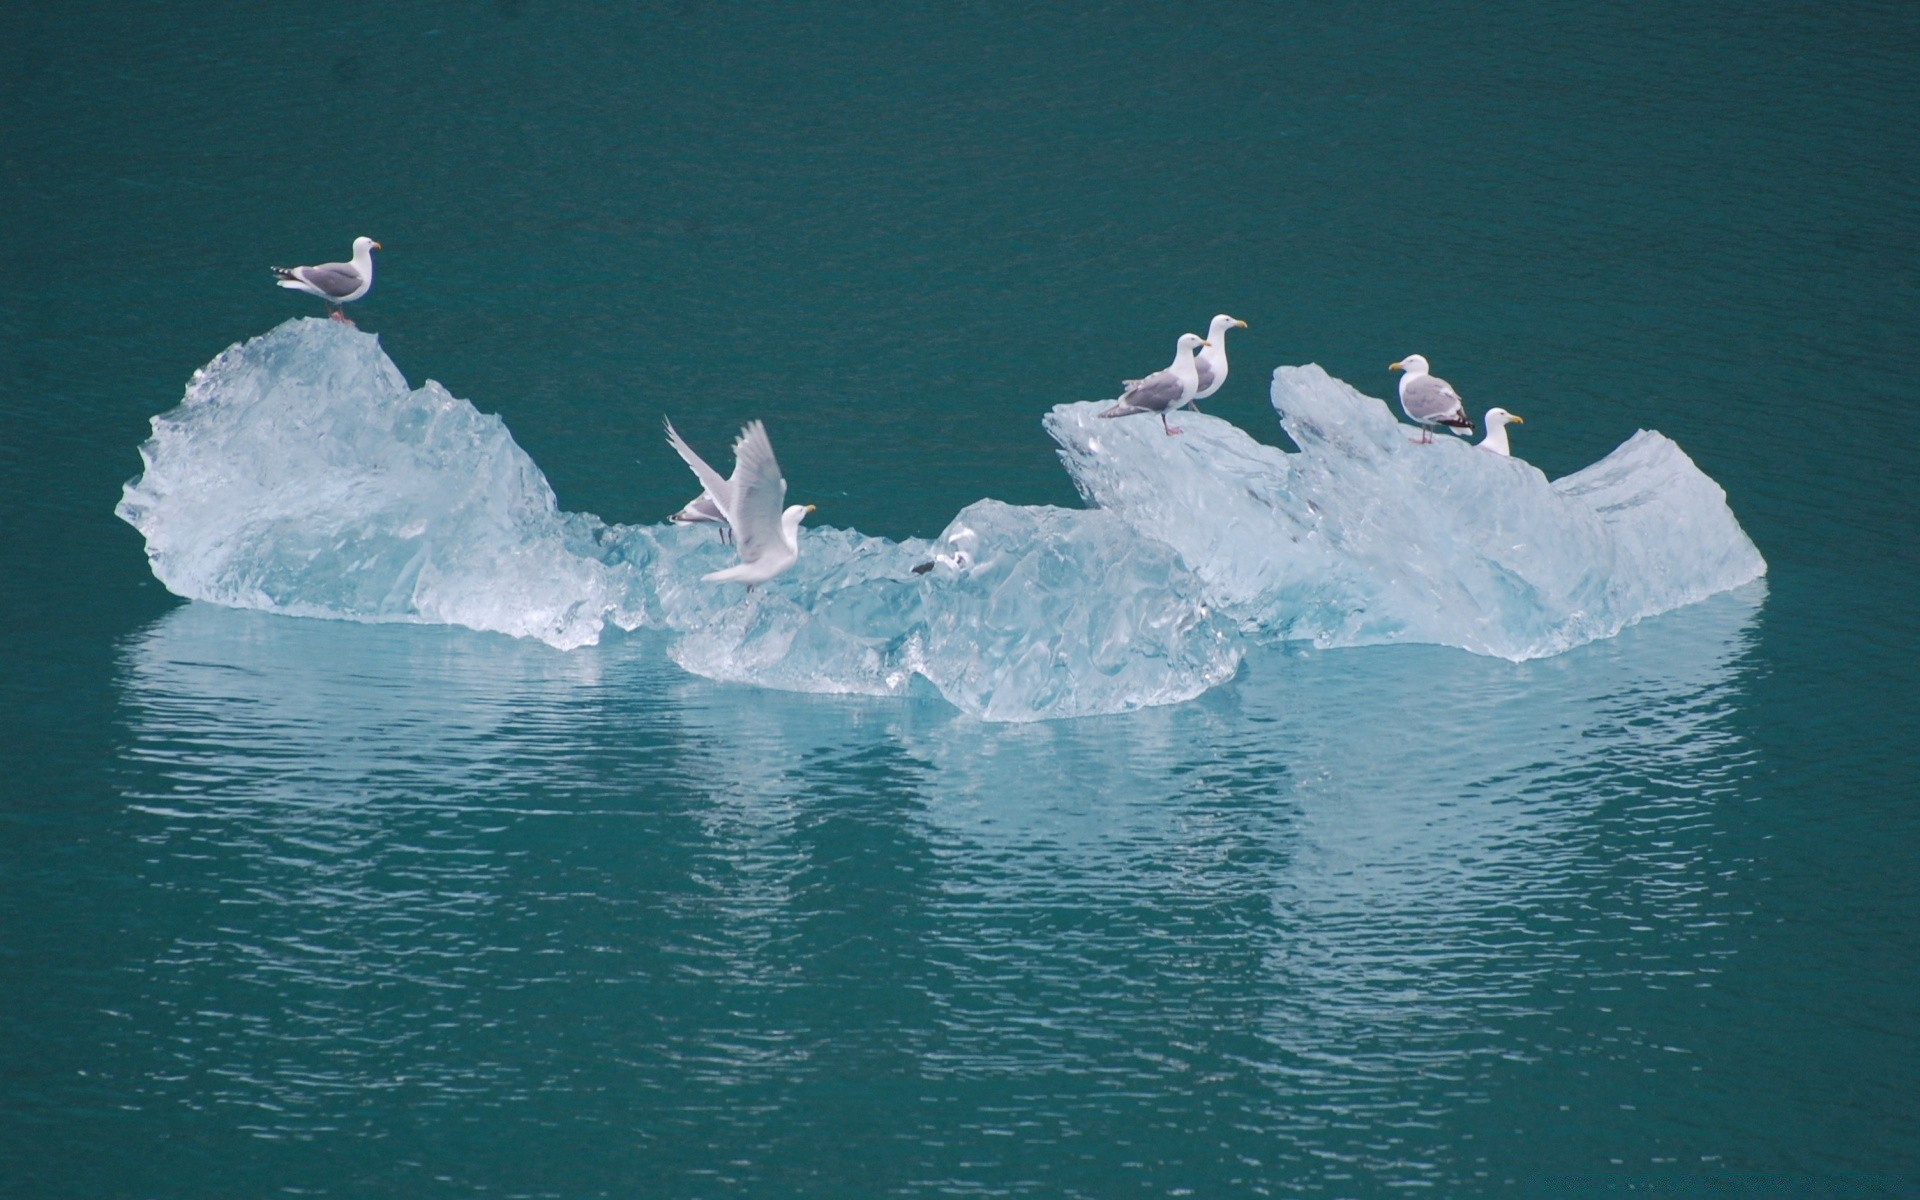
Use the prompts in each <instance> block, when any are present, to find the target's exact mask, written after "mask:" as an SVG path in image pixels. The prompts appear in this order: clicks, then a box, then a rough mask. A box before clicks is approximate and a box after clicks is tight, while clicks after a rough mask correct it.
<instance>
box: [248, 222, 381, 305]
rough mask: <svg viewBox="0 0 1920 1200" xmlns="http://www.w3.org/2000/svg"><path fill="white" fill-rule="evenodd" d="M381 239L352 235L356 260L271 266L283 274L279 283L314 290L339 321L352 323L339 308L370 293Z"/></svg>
mask: <svg viewBox="0 0 1920 1200" xmlns="http://www.w3.org/2000/svg"><path fill="white" fill-rule="evenodd" d="M379 248H380V243H379V242H376V241H374V240H373V239H372V238H370V237H357V238H355V239H353V261H352V262H343V263H321V264H320V265H319V266H317V267H271V268H269V270H271V271H272V272H273V273H274V274H275V275H278V276H279V277H280V280H279V282H280V286H281V287H283V288H292V289H293V290H294V291H296V292H311V293H313V294H314V295H316V296H318V297H320V298H321V299H322V300H325V301H326V302H327V303H328V304H331V305H332V306H333V312H332V313H331V314H330V315H331V316H332V317H333V319H334V320H336V321H346V322H347V324H349V325H351V324H353V322H352V321H351V320H348V318H347V316H346V314H345V313H342V312H341V311H340V306H341V305H342V304H350V303H352V302H353V301H355V300H358V299H359V298H360V297H362V296H364V295H366V294H367V289H368V288H371V287H372V286H373V252H374V251H375V250H378V249H379Z"/></svg>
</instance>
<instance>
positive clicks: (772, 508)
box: [667, 421, 813, 592]
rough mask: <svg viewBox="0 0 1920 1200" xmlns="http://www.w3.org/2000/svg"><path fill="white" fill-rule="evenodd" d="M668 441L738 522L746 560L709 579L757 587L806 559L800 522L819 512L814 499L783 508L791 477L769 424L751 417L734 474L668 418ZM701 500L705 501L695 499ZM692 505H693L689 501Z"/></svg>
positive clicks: (724, 513)
mask: <svg viewBox="0 0 1920 1200" xmlns="http://www.w3.org/2000/svg"><path fill="white" fill-rule="evenodd" d="M667 444H668V445H670V446H672V447H673V449H674V453H676V454H678V455H679V456H680V457H681V458H682V459H683V460H685V462H686V464H687V466H689V467H691V468H693V474H694V477H695V478H696V479H698V480H699V481H700V486H701V487H702V488H703V489H705V495H706V496H707V498H709V499H711V500H712V501H713V505H714V507H715V508H717V509H719V510H720V515H721V517H723V518H724V519H725V520H726V523H727V524H728V525H729V526H731V527H732V529H733V535H734V538H735V541H736V544H737V546H738V550H739V554H740V562H739V565H737V566H732V567H727V568H725V569H724V570H720V571H709V572H708V573H707V574H705V575H702V576H701V577H700V579H701V581H702V582H703V583H744V584H746V585H747V590H748V591H749V592H751V591H752V590H753V589H754V587H755V586H756V585H758V584H762V583H765V582H767V581H768V580H769V579H772V578H773V577H774V576H776V575H779V574H781V573H782V572H784V571H786V570H787V569H788V568H789V567H791V566H793V564H794V563H796V562H798V561H799V560H800V522H802V521H804V520H806V519H807V514H808V513H810V512H812V511H813V505H811V504H795V505H793V506H792V507H790V508H788V509H786V511H784V512H783V511H781V508H780V505H781V503H782V502H783V501H784V500H786V498H787V481H786V480H784V479H782V478H781V477H780V464H779V463H778V462H776V461H774V457H773V443H772V442H770V441H768V440H767V427H766V426H765V425H762V424H761V423H760V422H758V421H749V422H748V423H747V426H746V428H744V429H742V430H741V431H740V436H739V437H738V438H735V439H734V443H733V478H732V479H722V478H720V473H719V472H718V471H716V470H714V469H713V468H712V467H710V466H708V465H707V462H706V460H705V459H703V458H701V457H700V456H699V455H698V454H695V453H694V452H693V449H692V447H690V446H688V445H687V444H686V442H684V441H682V440H681V439H680V434H679V433H678V431H676V430H675V429H674V427H673V422H672V421H668V422H667ZM694 503H695V504H697V503H699V501H697V500H696V501H695V502H694ZM688 507H692V505H689V506H688Z"/></svg>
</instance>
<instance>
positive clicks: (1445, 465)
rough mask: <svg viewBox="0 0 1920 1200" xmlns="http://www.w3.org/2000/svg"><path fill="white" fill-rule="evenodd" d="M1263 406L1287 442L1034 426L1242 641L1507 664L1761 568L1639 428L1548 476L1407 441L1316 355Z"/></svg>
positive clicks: (1677, 455)
mask: <svg viewBox="0 0 1920 1200" xmlns="http://www.w3.org/2000/svg"><path fill="white" fill-rule="evenodd" d="M1272 398H1273V406H1274V409H1275V410H1276V412H1277V413H1278V414H1279V417H1280V424H1281V426H1282V428H1284V429H1285V430H1286V432H1287V434H1288V436H1289V437H1290V438H1292V440H1293V442H1294V444H1295V445H1296V446H1298V447H1299V451H1298V452H1297V453H1289V452H1286V451H1282V450H1279V449H1276V448H1274V447H1271V446H1266V445H1262V444H1260V443H1258V442H1255V441H1254V440H1253V439H1252V438H1251V437H1249V436H1247V434H1246V433H1245V432H1244V431H1242V430H1240V429H1239V428H1237V427H1235V426H1233V425H1231V424H1228V423H1227V422H1225V421H1222V420H1219V419H1217V418H1214V417H1207V416H1201V415H1198V414H1183V415H1182V418H1181V421H1182V424H1183V426H1184V428H1185V431H1186V432H1185V436H1183V437H1180V438H1171V439H1170V438H1166V437H1164V436H1163V435H1162V434H1161V432H1160V430H1159V429H1158V427H1153V428H1149V427H1148V423H1145V422H1132V423H1129V422H1124V421H1102V420H1098V419H1097V414H1098V412H1099V409H1100V406H1099V405H1097V404H1063V405H1059V406H1057V407H1056V408H1054V410H1053V411H1052V412H1051V413H1049V414H1048V415H1047V417H1046V428H1047V431H1048V432H1049V433H1050V434H1052V435H1053V437H1054V439H1055V440H1056V441H1057V442H1059V444H1060V447H1061V449H1060V458H1061V461H1062V462H1063V463H1064V464H1065V465H1066V468H1067V470H1068V472H1069V473H1070V474H1071V475H1072V476H1073V480H1074V483H1075V485H1076V486H1077V487H1078V488H1079V490H1080V492H1081V494H1082V495H1083V496H1084V497H1085V498H1086V500H1087V502H1088V503H1089V504H1092V505H1096V506H1098V507H1100V508H1102V509H1104V510H1106V511H1108V512H1111V513H1114V514H1115V515H1117V516H1119V517H1120V518H1121V519H1122V520H1123V521H1125V522H1126V523H1127V524H1128V525H1129V526H1131V527H1132V528H1133V529H1134V530H1135V531H1137V532H1138V533H1140V534H1141V535H1142V536H1145V537H1150V538H1153V539H1155V540H1156V541H1161V542H1165V543H1166V544H1167V545H1169V546H1172V547H1173V548H1174V549H1175V550H1177V551H1178V552H1179V555H1180V558H1181V561H1182V562H1183V563H1184V564H1185V565H1186V566H1187V567H1188V569H1190V570H1192V571H1193V572H1194V573H1195V574H1197V575H1198V576H1199V577H1200V579H1201V581H1202V583H1203V585H1204V594H1205V595H1206V596H1207V598H1208V599H1209V600H1210V601H1212V602H1213V603H1214V604H1215V605H1216V606H1217V607H1218V608H1219V609H1220V611H1221V612H1222V613H1223V614H1225V615H1227V616H1230V617H1232V618H1233V619H1234V620H1235V621H1237V622H1238V624H1239V626H1240V628H1241V629H1242V631H1243V632H1246V633H1248V634H1251V635H1254V636H1258V637H1263V638H1276V639H1301V640H1309V641H1312V642H1314V643H1316V644H1318V645H1321V646H1364V645H1373V644H1379V643H1387V642H1433V643H1438V644H1440V645H1446V646H1457V647H1460V648H1461V649H1464V650H1471V651H1474V652H1476V653H1481V654H1492V655H1498V656H1500V657H1502V658H1508V659H1514V660H1521V659H1528V658H1536V657H1540V656H1542V655H1548V654H1557V653H1559V652H1561V651H1563V650H1566V649H1569V648H1571V647H1573V646H1577V645H1580V644H1581V643H1583V642H1589V641H1592V640H1594V639H1595V638H1602V637H1610V636H1612V635H1613V634H1615V633H1618V632H1619V631H1620V630H1621V629H1622V628H1623V627H1625V626H1627V625H1629V624H1631V623H1633V622H1635V621H1638V620H1640V619H1642V618H1644V617H1648V616H1652V615H1654V614H1656V613H1662V612H1666V611H1668V610H1670V609H1673V608H1677V607H1679V606H1681V605H1683V604H1690V603H1693V602H1694V601H1697V600H1702V599H1704V598H1706V597H1707V596H1710V595H1713V594H1715V593H1718V592H1723V591H1728V590H1730V589H1732V588H1735V587H1738V586H1740V585H1741V584H1743V583H1746V582H1748V581H1750V580H1752V579H1756V578H1758V577H1759V576H1761V575H1763V574H1765V573H1766V563H1765V561H1764V560H1763V559H1762V558H1761V557H1760V553H1759V551H1758V550H1756V549H1755V548H1754V545H1753V543H1752V542H1751V541H1750V540H1748V538H1747V535H1746V533H1745V532H1744V531H1743V530H1742V529H1741V528H1740V524H1739V522H1738V521H1736V520H1735V519H1734V517H1733V513H1732V512H1731V510H1729V509H1728V507H1727V503H1726V494H1725V493H1724V492H1723V491H1721V489H1720V487H1719V485H1718V484H1716V483H1714V482H1713V480H1711V479H1709V478H1708V477H1707V476H1706V475H1705V474H1704V473H1702V472H1701V471H1700V469H1699V468H1698V467H1696V466H1695V465H1694V463H1693V461H1692V460H1691V459H1689V458H1688V457H1687V456H1686V454H1685V453H1684V452H1682V451H1681V449H1680V447H1679V446H1677V445H1675V444H1674V443H1673V442H1672V441H1670V440H1669V439H1667V438H1666V437H1663V436H1662V435H1660V434H1658V433H1653V432H1649V431H1646V430H1642V431H1640V432H1638V433H1636V434H1635V435H1634V436H1633V437H1632V438H1630V439H1629V440H1628V441H1627V442H1626V443H1624V444H1623V445H1621V446H1620V447H1619V448H1618V449H1616V450H1615V451H1614V452H1613V453H1612V454H1609V455H1608V456H1607V457H1606V458H1604V459H1602V460H1601V461H1599V462H1597V463H1595V464H1594V465H1592V466H1590V467H1587V468H1586V469H1584V470H1582V471H1579V472H1576V473H1575V474H1572V475H1569V476H1567V477H1565V478H1563V479H1560V480H1558V481H1554V482H1549V481H1548V480H1547V477H1546V475H1545V474H1543V473H1542V472H1541V471H1540V470H1539V468H1537V467H1535V466H1533V465H1531V464H1530V463H1527V462H1524V461H1522V460H1520V459H1517V458H1506V457H1503V456H1500V455H1495V454H1487V453H1483V452H1481V451H1478V450H1476V449H1474V448H1473V447H1472V446H1471V445H1469V444H1468V443H1466V442H1464V441H1459V440H1455V439H1452V438H1441V439H1440V440H1438V441H1437V442H1435V443H1434V444H1432V445H1418V444H1414V443H1413V442H1412V441H1411V439H1410V438H1409V436H1408V427H1407V426H1404V425H1402V424H1400V423H1399V422H1397V421H1396V420H1395V419H1394V417H1393V415H1392V413H1391V412H1389V411H1388V409H1387V406H1386V404H1385V403H1383V402H1382V401H1380V400H1376V399H1374V398H1372V397H1369V396H1365V395H1362V394H1361V393H1359V392H1358V391H1355V390H1354V389H1353V388H1352V387H1350V386H1348V385H1347V384H1345V383H1342V382H1341V381H1340V380H1337V379H1334V378H1333V377H1331V376H1329V375H1328V374H1327V373H1326V372H1325V371H1323V370H1321V369H1320V368H1319V367H1317V366H1305V367H1281V368H1279V369H1278V370H1276V371H1275V372H1274V375H1273V391H1272Z"/></svg>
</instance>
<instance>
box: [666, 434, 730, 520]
mask: <svg viewBox="0 0 1920 1200" xmlns="http://www.w3.org/2000/svg"><path fill="white" fill-rule="evenodd" d="M667 428H669V429H671V428H673V426H672V425H671V424H669V425H668V426H667ZM736 469H737V468H736ZM667 520H669V521H672V522H673V523H674V524H675V525H718V526H719V527H720V540H721V541H722V542H730V541H732V540H733V526H731V525H729V524H727V517H726V514H725V513H723V512H721V511H720V506H719V505H718V504H715V503H714V502H713V497H712V496H709V495H707V494H706V493H705V492H701V493H700V494H699V495H698V496H695V497H694V498H693V499H691V500H689V501H687V506H686V507H685V508H683V509H681V510H680V511H679V512H677V513H675V514H673V515H672V516H670V517H668V518H667Z"/></svg>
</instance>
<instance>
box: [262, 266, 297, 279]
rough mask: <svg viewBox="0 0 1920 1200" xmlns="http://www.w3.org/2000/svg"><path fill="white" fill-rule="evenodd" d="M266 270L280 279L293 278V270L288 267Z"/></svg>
mask: <svg viewBox="0 0 1920 1200" xmlns="http://www.w3.org/2000/svg"><path fill="white" fill-rule="evenodd" d="M267 270H269V271H272V272H273V273H274V274H275V275H278V276H279V277H280V278H282V279H292V278H293V277H294V276H293V270H292V269H291V268H289V267H268V268H267Z"/></svg>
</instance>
